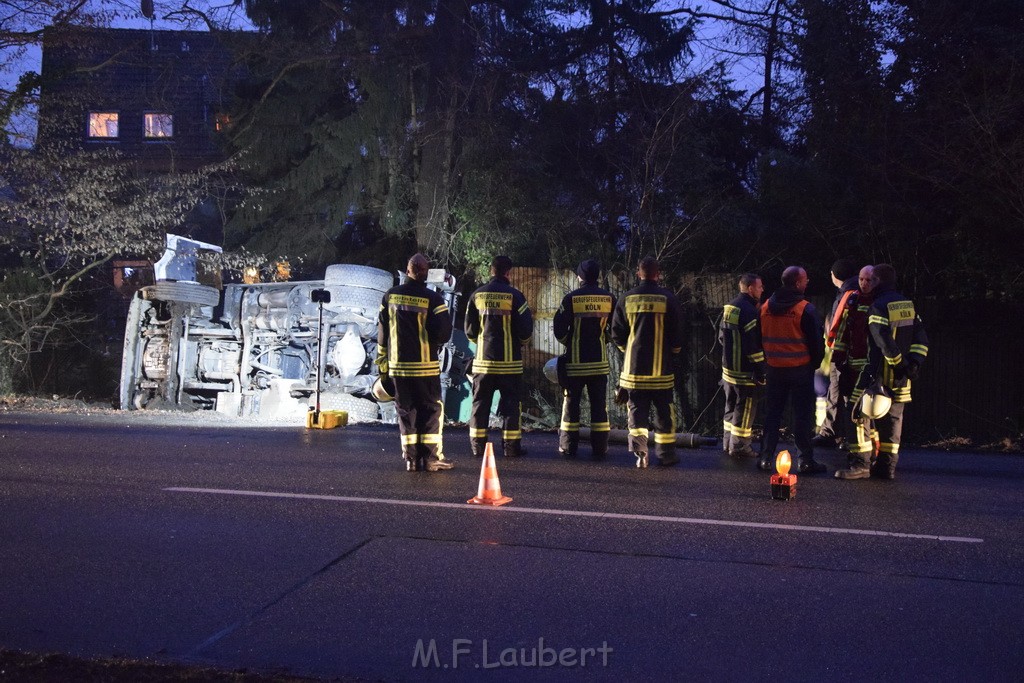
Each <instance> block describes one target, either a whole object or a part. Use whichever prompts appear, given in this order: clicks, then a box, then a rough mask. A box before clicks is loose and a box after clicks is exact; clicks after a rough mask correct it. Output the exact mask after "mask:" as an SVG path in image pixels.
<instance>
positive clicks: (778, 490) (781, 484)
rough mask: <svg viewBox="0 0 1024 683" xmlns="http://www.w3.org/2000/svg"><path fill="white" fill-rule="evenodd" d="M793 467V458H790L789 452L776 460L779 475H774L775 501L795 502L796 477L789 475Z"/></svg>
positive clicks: (773, 493) (783, 453) (773, 495)
mask: <svg viewBox="0 0 1024 683" xmlns="http://www.w3.org/2000/svg"><path fill="white" fill-rule="evenodd" d="M792 465H793V458H792V457H790V455H789V451H782V452H781V453H779V455H778V457H777V458H775V469H776V470H777V471H778V474H773V475H772V479H771V483H772V498H774V499H775V500H793V499H794V498H796V475H795V474H790V473H789V468H790V467H792Z"/></svg>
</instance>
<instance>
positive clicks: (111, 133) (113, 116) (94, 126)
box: [89, 111, 117, 138]
mask: <svg viewBox="0 0 1024 683" xmlns="http://www.w3.org/2000/svg"><path fill="white" fill-rule="evenodd" d="M89 137H90V138H116V137H117V112H113V111H91V112H89Z"/></svg>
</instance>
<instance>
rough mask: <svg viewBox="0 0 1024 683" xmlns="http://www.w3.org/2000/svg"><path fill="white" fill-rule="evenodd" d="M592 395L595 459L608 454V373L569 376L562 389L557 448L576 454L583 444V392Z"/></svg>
mask: <svg viewBox="0 0 1024 683" xmlns="http://www.w3.org/2000/svg"><path fill="white" fill-rule="evenodd" d="M584 390H586V392H587V396H588V397H589V398H590V448H591V454H592V455H593V457H594V459H595V460H600V459H602V458H604V457H605V456H607V455H608V433H609V432H610V431H611V428H612V426H611V423H610V422H609V421H608V375H586V376H583V377H566V378H565V386H564V388H563V390H562V423H561V424H560V425H559V427H558V450H560V451H562V453H565V454H571V455H575V454H576V451H577V449H578V448H579V444H580V403H581V402H582V400H583V391H584Z"/></svg>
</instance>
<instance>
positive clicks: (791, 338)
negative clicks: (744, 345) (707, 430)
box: [758, 266, 825, 474]
mask: <svg viewBox="0 0 1024 683" xmlns="http://www.w3.org/2000/svg"><path fill="white" fill-rule="evenodd" d="M808 281H809V278H808V277H807V271H806V270H804V269H803V268H801V267H800V266H790V267H788V268H786V270H784V271H783V272H782V287H780V288H779V289H778V290H776V292H775V293H774V294H772V296H771V298H770V299H768V301H766V302H765V303H764V304H763V305H762V306H761V313H760V317H761V343H762V348H763V350H764V356H765V361H766V363H767V366H768V367H767V371H766V373H765V374H766V380H767V383H766V387H765V399H766V402H767V413H766V415H765V421H764V441H763V443H762V446H761V457H760V459H759V461H758V467H760V468H761V469H762V470H764V471H766V472H773V471H774V470H775V448H776V446H777V445H778V443H779V428H780V427H781V426H782V413H783V411H784V410H785V408H786V403H787V402H789V401H790V400H791V401H792V406H793V435H794V438H795V440H796V445H797V448H798V449H799V451H800V454H799V459H798V461H797V467H796V469H797V471H798V472H801V473H802V474H815V473H819V472H824V471H825V466H824V465H822V464H821V463H819V462H817V461H815V459H814V446H813V445H812V443H811V437H812V435H813V433H814V402H815V393H814V370H815V368H817V367H818V366H819V365H821V361H822V360H823V359H824V357H825V345H824V343H823V342H822V330H821V318H819V317H818V312H817V310H815V308H814V306H813V305H812V304H811V303H810V302H809V301H807V299H805V298H804V292H805V291H806V290H807V283H808Z"/></svg>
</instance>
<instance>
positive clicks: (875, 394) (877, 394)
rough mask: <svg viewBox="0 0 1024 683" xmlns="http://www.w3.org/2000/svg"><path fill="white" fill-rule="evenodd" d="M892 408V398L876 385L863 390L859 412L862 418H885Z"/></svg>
mask: <svg viewBox="0 0 1024 683" xmlns="http://www.w3.org/2000/svg"><path fill="white" fill-rule="evenodd" d="M891 407H892V397H891V396H889V394H888V392H886V391H885V389H883V388H882V387H880V386H878V385H877V384H876V385H874V386H871V387H868V388H867V389H865V390H864V395H863V396H862V397H861V399H860V411H861V413H862V414H863V415H864V417H866V418H868V419H871V420H877V419H879V418H882V417H885V415H886V413H888V412H889V408H891Z"/></svg>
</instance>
